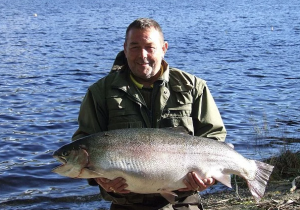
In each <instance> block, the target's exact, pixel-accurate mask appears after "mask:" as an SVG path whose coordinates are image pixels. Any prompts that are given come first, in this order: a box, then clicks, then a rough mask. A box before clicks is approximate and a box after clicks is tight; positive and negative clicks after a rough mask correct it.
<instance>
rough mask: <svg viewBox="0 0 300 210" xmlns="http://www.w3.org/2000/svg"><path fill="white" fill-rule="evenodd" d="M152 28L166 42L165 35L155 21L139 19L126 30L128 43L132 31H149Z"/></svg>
mask: <svg viewBox="0 0 300 210" xmlns="http://www.w3.org/2000/svg"><path fill="white" fill-rule="evenodd" d="M152 27H153V28H154V29H155V30H157V31H158V32H159V33H160V35H161V38H162V41H164V34H163V32H162V29H161V27H160V25H159V24H158V23H157V22H156V21H155V20H153V19H150V18H139V19H136V20H135V21H133V22H132V23H130V25H129V26H128V27H127V30H126V36H125V41H127V37H128V34H129V31H130V30H131V29H148V28H152Z"/></svg>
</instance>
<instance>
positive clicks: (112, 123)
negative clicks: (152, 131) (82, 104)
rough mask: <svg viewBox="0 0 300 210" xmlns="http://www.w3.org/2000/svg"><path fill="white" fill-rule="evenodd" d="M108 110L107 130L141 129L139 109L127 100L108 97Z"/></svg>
mask: <svg viewBox="0 0 300 210" xmlns="http://www.w3.org/2000/svg"><path fill="white" fill-rule="evenodd" d="M107 107H108V110H109V117H108V118H109V119H108V125H107V126H108V129H109V130H114V129H121V128H140V127H143V123H142V118H141V114H140V113H139V112H138V110H139V107H138V105H137V104H134V103H133V102H132V101H130V100H129V99H127V98H124V97H110V98H108V99H107Z"/></svg>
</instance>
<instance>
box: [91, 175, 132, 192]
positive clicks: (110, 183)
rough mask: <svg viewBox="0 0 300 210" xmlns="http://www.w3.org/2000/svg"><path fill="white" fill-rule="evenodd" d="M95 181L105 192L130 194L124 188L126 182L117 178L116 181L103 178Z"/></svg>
mask: <svg viewBox="0 0 300 210" xmlns="http://www.w3.org/2000/svg"><path fill="white" fill-rule="evenodd" d="M95 181H96V182H97V183H98V184H99V185H100V186H101V187H102V188H103V189H104V190H105V191H107V192H113V193H121V194H122V193H130V191H129V190H126V189H125V188H126V187H128V185H127V184H126V180H125V179H123V178H121V177H118V178H116V179H113V180H110V179H106V178H103V177H99V178H95Z"/></svg>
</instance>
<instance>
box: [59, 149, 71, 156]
mask: <svg viewBox="0 0 300 210" xmlns="http://www.w3.org/2000/svg"><path fill="white" fill-rule="evenodd" d="M69 154H70V152H69V151H66V150H65V151H63V152H62V153H61V155H62V156H68V155H69Z"/></svg>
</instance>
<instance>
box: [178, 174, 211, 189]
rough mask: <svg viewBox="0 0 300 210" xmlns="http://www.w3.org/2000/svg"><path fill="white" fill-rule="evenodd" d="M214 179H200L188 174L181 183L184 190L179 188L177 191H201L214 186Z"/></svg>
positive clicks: (195, 175)
mask: <svg viewBox="0 0 300 210" xmlns="http://www.w3.org/2000/svg"><path fill="white" fill-rule="evenodd" d="M215 181H216V180H215V179H214V178H206V179H201V178H200V177H199V176H198V175H197V174H196V173H195V172H190V173H188V174H187V176H186V178H185V179H184V180H183V183H184V184H185V185H186V188H181V189H179V191H198V192H200V191H203V190H206V189H207V188H208V187H210V186H212V185H214V184H215Z"/></svg>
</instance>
